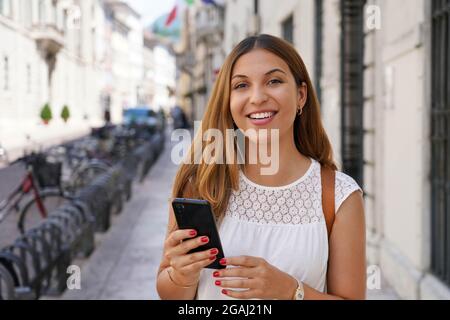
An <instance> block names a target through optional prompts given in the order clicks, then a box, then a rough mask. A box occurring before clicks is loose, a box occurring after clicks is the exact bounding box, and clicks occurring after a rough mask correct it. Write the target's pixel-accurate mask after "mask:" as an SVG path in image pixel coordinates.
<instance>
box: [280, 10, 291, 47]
mask: <svg viewBox="0 0 450 320" xmlns="http://www.w3.org/2000/svg"><path fill="white" fill-rule="evenodd" d="M281 27H282V31H283V38H284V39H285V40H287V41H289V42H290V43H294V16H293V15H290V16H289V17H288V18H287V19H286V20H284V21H283V23H282V26H281Z"/></svg>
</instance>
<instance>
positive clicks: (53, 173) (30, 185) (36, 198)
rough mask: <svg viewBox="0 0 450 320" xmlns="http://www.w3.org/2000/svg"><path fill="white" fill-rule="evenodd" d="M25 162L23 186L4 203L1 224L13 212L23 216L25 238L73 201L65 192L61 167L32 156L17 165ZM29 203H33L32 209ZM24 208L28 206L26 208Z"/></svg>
mask: <svg viewBox="0 0 450 320" xmlns="http://www.w3.org/2000/svg"><path fill="white" fill-rule="evenodd" d="M18 162H24V163H25V166H26V169H27V172H26V174H25V176H24V178H23V180H22V182H21V183H20V184H19V186H18V187H17V188H16V189H15V190H14V191H13V192H12V193H11V194H10V195H9V196H8V197H7V198H6V199H5V200H3V201H2V202H0V224H1V223H2V222H4V221H5V219H6V218H7V217H8V216H9V214H10V213H11V212H16V213H19V214H20V215H19V219H18V220H17V228H18V229H19V231H20V233H21V234H24V233H25V232H26V231H27V230H29V229H31V228H33V227H35V226H37V225H38V224H40V222H41V221H42V219H45V218H46V217H47V215H48V213H49V212H51V211H52V210H54V209H56V208H57V207H59V206H60V205H61V204H62V203H63V202H65V201H67V200H72V199H73V197H71V196H69V195H68V194H65V193H64V192H63V190H62V188H61V163H49V162H47V161H46V158H45V155H43V154H35V153H32V154H30V155H27V156H25V157H23V158H20V159H18V160H16V161H14V162H13V164H15V163H18ZM29 203H33V206H32V207H30V205H29ZM22 204H24V205H22Z"/></svg>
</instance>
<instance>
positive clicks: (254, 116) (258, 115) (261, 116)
mask: <svg viewBox="0 0 450 320" xmlns="http://www.w3.org/2000/svg"><path fill="white" fill-rule="evenodd" d="M274 114H275V112H262V113H253V114H251V115H250V118H251V119H266V118H270V117H272V116H273V115H274Z"/></svg>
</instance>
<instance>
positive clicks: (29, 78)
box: [27, 64, 31, 93]
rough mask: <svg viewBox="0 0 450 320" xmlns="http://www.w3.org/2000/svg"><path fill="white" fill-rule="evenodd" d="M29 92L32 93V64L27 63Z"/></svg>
mask: <svg viewBox="0 0 450 320" xmlns="http://www.w3.org/2000/svg"><path fill="white" fill-rule="evenodd" d="M27 93H31V66H30V64H27Z"/></svg>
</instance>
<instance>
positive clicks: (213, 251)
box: [209, 249, 219, 254]
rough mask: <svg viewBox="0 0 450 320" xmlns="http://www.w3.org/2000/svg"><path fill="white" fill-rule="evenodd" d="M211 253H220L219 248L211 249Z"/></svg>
mask: <svg viewBox="0 0 450 320" xmlns="http://www.w3.org/2000/svg"><path fill="white" fill-rule="evenodd" d="M209 253H211V254H218V253H219V250H217V249H211V251H209Z"/></svg>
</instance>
